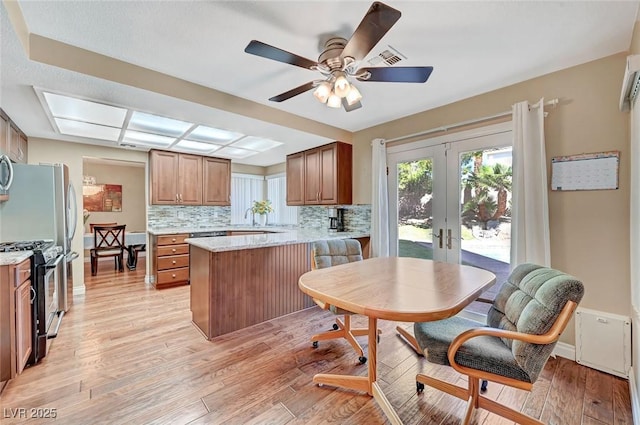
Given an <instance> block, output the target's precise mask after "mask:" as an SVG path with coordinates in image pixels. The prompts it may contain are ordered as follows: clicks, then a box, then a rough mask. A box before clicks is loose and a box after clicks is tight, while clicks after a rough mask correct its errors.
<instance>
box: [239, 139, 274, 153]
mask: <svg viewBox="0 0 640 425" xmlns="http://www.w3.org/2000/svg"><path fill="white" fill-rule="evenodd" d="M282 144H283V143H282V142H276V141H275V140H269V139H263V138H261V137H254V136H247V137H244V138H242V139H240V140H238V141H237V142H233V143H232V144H231V146H235V147H239V148H246V149H251V150H254V151H258V152H264V151H268V150H269V149H273V148H275V147H278V146H280V145H282Z"/></svg>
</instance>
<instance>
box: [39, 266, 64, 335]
mask: <svg viewBox="0 0 640 425" xmlns="http://www.w3.org/2000/svg"><path fill="white" fill-rule="evenodd" d="M64 258H65V257H64V255H58V256H57V257H56V258H55V259H53V260H51V261H49V262H48V263H47V264H46V265H45V269H46V270H45V274H44V293H45V294H46V298H45V303H44V305H45V311H44V317H45V318H46V319H45V323H46V324H45V333H46V335H47V339H51V338H55V337H56V336H57V335H58V329H59V328H60V323H61V322H62V314H60V311H59V309H58V306H59V303H58V297H59V296H60V294H59V292H60V284H61V279H62V277H63V275H64V272H63V270H62V268H63V267H64V266H65V262H64Z"/></svg>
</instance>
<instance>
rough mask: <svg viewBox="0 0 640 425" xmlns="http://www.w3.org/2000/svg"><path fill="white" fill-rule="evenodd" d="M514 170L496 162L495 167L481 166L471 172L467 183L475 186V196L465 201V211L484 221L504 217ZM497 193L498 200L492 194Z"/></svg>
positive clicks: (484, 223) (484, 224)
mask: <svg viewBox="0 0 640 425" xmlns="http://www.w3.org/2000/svg"><path fill="white" fill-rule="evenodd" d="M512 176H513V172H512V169H511V167H507V166H505V165H503V164H495V165H494V166H493V167H489V166H484V165H483V166H481V167H480V168H479V169H478V171H477V172H473V173H470V174H469V176H468V178H467V184H468V185H470V186H472V187H473V188H474V196H473V198H472V199H471V200H469V201H467V202H465V203H464V206H463V211H464V212H470V213H473V214H474V215H475V217H476V219H477V220H478V221H480V222H482V223H483V227H484V228H485V229H486V227H487V222H489V221H491V220H498V219H500V218H501V217H504V216H505V215H506V213H507V210H508V195H509V192H511V187H512ZM492 192H495V193H496V198H497V201H496V200H495V199H494V198H493V196H492V195H491V193H492Z"/></svg>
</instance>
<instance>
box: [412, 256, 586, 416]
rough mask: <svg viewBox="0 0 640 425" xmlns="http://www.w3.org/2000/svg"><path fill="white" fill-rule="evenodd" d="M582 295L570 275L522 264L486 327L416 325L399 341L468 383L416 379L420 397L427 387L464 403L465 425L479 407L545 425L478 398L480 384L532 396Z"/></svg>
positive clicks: (457, 322) (454, 321)
mask: <svg viewBox="0 0 640 425" xmlns="http://www.w3.org/2000/svg"><path fill="white" fill-rule="evenodd" d="M583 294H584V287H583V285H582V282H580V281H578V280H577V279H576V278H574V277H572V276H569V275H567V274H564V273H562V272H560V271H557V270H554V269H550V268H547V267H541V266H538V265H535V264H522V265H519V266H518V267H516V268H515V269H514V270H513V272H512V273H511V275H510V276H509V278H508V279H507V282H506V283H505V284H504V286H503V287H502V289H501V290H500V292H499V293H498V295H497V296H496V299H495V301H494V302H493V304H492V306H491V308H490V310H489V313H488V314H487V324H486V325H484V324H482V323H478V322H475V321H472V320H468V319H464V318H461V317H452V318H449V319H445V320H439V321H434V322H425V323H415V324H414V334H415V338H414V337H412V336H411V335H409V334H407V333H406V331H405V332H403V336H405V337H407V338H408V339H409V341H410V342H411V343H412V345H413V344H416V346H417V347H419V349H420V350H422V351H423V352H424V355H425V357H426V358H427V360H429V361H430V362H432V363H437V364H442V365H447V366H451V367H453V368H454V369H455V370H456V371H458V372H459V373H461V374H463V375H467V380H468V386H467V388H462V387H458V386H457V385H454V384H451V383H449V382H444V381H441V380H439V379H435V378H432V377H430V376H427V375H424V374H418V375H417V376H416V381H417V382H416V385H417V389H418V392H419V393H420V392H422V391H423V389H424V385H425V384H426V385H429V386H430V387H433V388H436V389H439V390H441V391H444V392H446V393H449V394H452V395H454V396H456V397H458V398H461V399H463V400H467V410H466V413H465V416H464V418H463V420H462V423H463V424H464V425H467V424H468V423H469V422H470V420H471V416H472V414H473V411H474V410H475V409H477V408H483V409H485V410H488V411H490V412H493V413H495V414H497V415H500V416H502V417H504V418H507V419H508V420H509V421H514V422H516V423H518V424H523V425H544V424H543V423H542V422H540V421H539V420H537V419H535V418H532V417H530V416H527V415H525V414H523V413H521V412H518V411H516V410H513V409H511V408H509V407H507V406H505V405H502V404H500V403H498V402H496V401H494V400H490V399H488V398H486V397H483V396H482V395H480V394H479V387H480V385H479V381H480V380H488V381H492V382H497V383H499V384H503V385H508V386H510V387H514V388H518V389H521V390H527V391H531V389H532V388H533V384H534V382H535V381H536V380H537V379H538V375H539V374H540V372H541V371H542V369H543V368H544V365H545V363H546V362H547V360H548V359H549V356H550V355H551V353H552V352H553V349H554V347H555V345H556V342H557V341H558V338H559V337H560V334H561V333H562V332H563V331H564V329H565V327H566V326H567V323H568V322H569V320H570V319H571V317H572V316H573V312H574V311H575V309H576V307H577V305H578V303H579V302H580V300H581V299H582V296H583Z"/></svg>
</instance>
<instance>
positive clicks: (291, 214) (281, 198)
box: [267, 174, 298, 224]
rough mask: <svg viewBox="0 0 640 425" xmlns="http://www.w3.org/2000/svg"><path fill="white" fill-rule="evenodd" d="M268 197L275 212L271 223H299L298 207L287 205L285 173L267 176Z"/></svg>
mask: <svg viewBox="0 0 640 425" xmlns="http://www.w3.org/2000/svg"><path fill="white" fill-rule="evenodd" d="M267 199H269V200H270V201H271V205H272V206H273V212H272V213H271V214H269V223H274V224H298V207H289V206H287V177H286V175H285V174H274V175H272V176H267Z"/></svg>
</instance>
